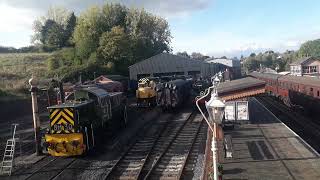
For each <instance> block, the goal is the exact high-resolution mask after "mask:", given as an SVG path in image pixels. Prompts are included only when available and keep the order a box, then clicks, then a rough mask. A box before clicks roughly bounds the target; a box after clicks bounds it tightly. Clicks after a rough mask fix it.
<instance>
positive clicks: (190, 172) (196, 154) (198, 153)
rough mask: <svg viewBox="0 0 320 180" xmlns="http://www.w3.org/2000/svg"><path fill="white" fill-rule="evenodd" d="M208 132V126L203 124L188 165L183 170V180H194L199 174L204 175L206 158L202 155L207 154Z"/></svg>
mask: <svg viewBox="0 0 320 180" xmlns="http://www.w3.org/2000/svg"><path fill="white" fill-rule="evenodd" d="M207 131H208V125H207V124H206V123H203V125H201V127H200V130H199V133H198V134H197V136H196V139H195V142H194V143H193V145H192V148H191V151H190V153H189V156H188V158H187V161H186V164H185V166H184V168H183V172H182V176H181V179H192V178H193V177H195V176H197V174H198V175H199V174H202V173H203V169H202V168H204V167H203V165H204V164H203V162H204V156H202V155H203V154H205V147H206V139H207ZM199 147H200V148H199ZM201 147H202V148H201ZM199 158H200V159H199Z"/></svg>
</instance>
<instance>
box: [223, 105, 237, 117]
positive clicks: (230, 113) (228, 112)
mask: <svg viewBox="0 0 320 180" xmlns="http://www.w3.org/2000/svg"><path fill="white" fill-rule="evenodd" d="M225 104H226V106H225V109H224V118H225V120H227V121H235V120H236V113H235V112H236V109H235V108H236V106H235V105H236V104H235V102H234V101H230V102H226V103H225Z"/></svg>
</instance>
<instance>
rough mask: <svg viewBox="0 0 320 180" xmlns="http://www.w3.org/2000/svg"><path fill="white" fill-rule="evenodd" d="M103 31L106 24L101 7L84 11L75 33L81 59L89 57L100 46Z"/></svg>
mask: <svg viewBox="0 0 320 180" xmlns="http://www.w3.org/2000/svg"><path fill="white" fill-rule="evenodd" d="M103 32H104V24H103V17H102V13H101V9H100V8H98V7H91V8H90V9H88V10H87V11H85V12H84V13H82V14H81V15H80V17H79V18H78V23H77V26H76V27H75V30H74V34H73V39H74V43H75V47H76V55H77V56H78V57H79V58H80V59H86V58H88V57H89V56H90V54H91V53H92V52H94V51H95V50H96V49H97V48H98V45H99V38H100V36H101V34H102V33H103ZM81 63H82V62H81Z"/></svg>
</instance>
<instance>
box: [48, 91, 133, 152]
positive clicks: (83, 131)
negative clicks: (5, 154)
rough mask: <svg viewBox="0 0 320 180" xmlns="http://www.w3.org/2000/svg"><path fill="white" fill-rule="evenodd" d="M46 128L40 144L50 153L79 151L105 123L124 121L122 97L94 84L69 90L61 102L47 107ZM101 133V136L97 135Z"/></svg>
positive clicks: (92, 141)
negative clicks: (47, 123) (46, 130)
mask: <svg viewBox="0 0 320 180" xmlns="http://www.w3.org/2000/svg"><path fill="white" fill-rule="evenodd" d="M48 110H49V113H50V116H49V119H50V123H49V125H50V127H49V131H48V132H47V133H46V134H45V142H44V148H46V149H47V150H48V153H49V154H50V155H52V156H75V155H82V154H84V153H85V152H87V151H89V150H90V149H92V148H93V147H94V146H95V138H97V137H99V136H98V135H101V133H103V132H104V130H107V131H108V129H106V127H112V128H110V129H115V128H116V126H115V125H117V128H118V127H123V125H125V123H126V118H127V109H126V98H125V96H124V95H123V93H122V92H112V93H108V92H106V91H105V90H103V89H100V88H97V87H90V88H81V89H78V90H76V91H75V92H73V93H71V94H70V95H69V96H68V97H67V98H66V102H65V103H63V104H59V105H55V106H50V107H48ZM100 137H101V136H100Z"/></svg>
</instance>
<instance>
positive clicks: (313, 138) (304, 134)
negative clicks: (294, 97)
mask: <svg viewBox="0 0 320 180" xmlns="http://www.w3.org/2000/svg"><path fill="white" fill-rule="evenodd" d="M256 99H257V100H258V101H259V102H260V103H262V104H263V105H265V106H266V107H267V108H268V109H269V110H270V111H271V112H272V113H273V114H275V115H276V116H277V117H278V118H279V119H280V120H281V121H282V122H283V123H284V124H286V125H287V126H288V127H290V128H291V129H292V130H293V131H294V132H296V133H297V134H299V136H300V137H301V138H303V139H304V140H305V141H306V142H307V143H308V144H310V146H312V147H313V148H314V149H315V150H316V151H318V152H320V126H319V125H318V124H316V123H314V122H313V121H312V120H311V119H308V118H306V117H304V116H302V115H300V114H298V113H295V112H293V111H292V110H291V109H290V108H289V107H287V106H286V105H284V104H281V103H279V102H277V101H275V100H273V99H272V98H271V97H266V96H264V97H262V96H261V97H258V98H256Z"/></svg>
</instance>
